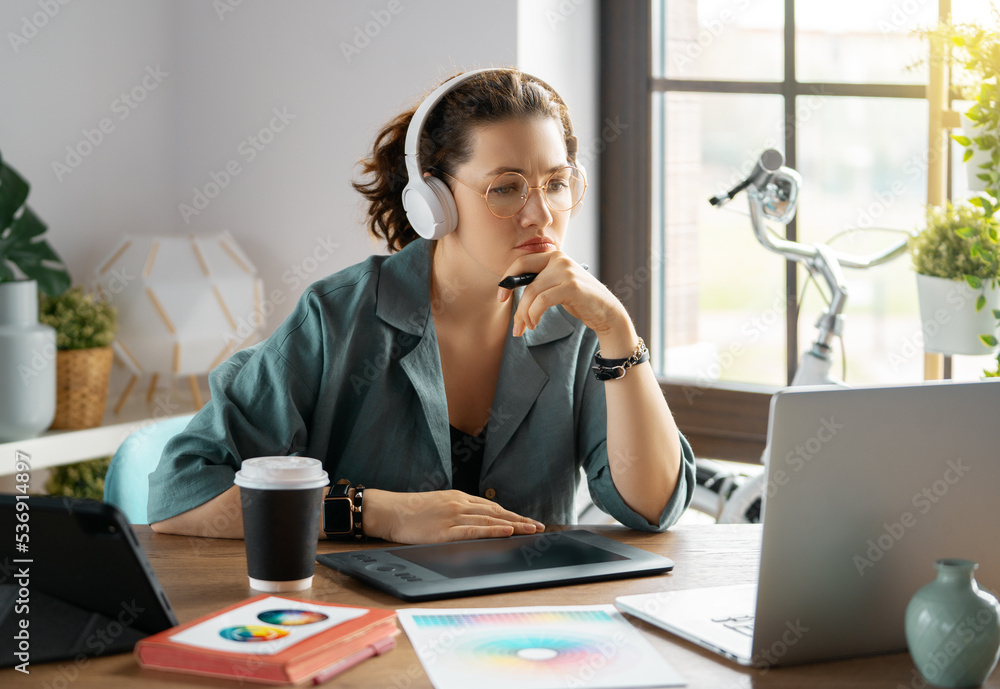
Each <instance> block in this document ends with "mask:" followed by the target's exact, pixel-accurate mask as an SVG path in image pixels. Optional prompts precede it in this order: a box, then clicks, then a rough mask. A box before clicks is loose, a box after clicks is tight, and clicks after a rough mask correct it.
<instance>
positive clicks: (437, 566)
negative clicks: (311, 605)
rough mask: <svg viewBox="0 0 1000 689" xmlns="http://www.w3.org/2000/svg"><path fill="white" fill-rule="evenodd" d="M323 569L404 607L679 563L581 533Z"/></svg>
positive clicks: (331, 561) (414, 549) (493, 541)
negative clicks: (364, 585)
mask: <svg viewBox="0 0 1000 689" xmlns="http://www.w3.org/2000/svg"><path fill="white" fill-rule="evenodd" d="M316 560H317V562H319V563H320V564H323V565H326V566H327V567H331V568H333V569H335V570H337V571H338V572H343V573H344V574H348V575H350V576H352V577H355V578H357V579H360V580H361V581H364V582H366V583H368V584H370V585H372V586H374V587H375V588H377V589H381V590H382V591H385V592H387V593H391V594H392V595H394V596H396V597H397V598H402V599H403V600H405V601H422V600H436V599H441V598H456V597H458V596H472V595H482V594H486V593H496V592H498V591H513V590H518V589H532V588H541V587H544V586H562V585H566V584H581V583H584V582H588V581H601V580H604V579H619V578H624V577H637V576H646V575H650V574H662V573H663V572H669V571H670V570H671V569H673V567H674V563H673V561H671V560H670V559H668V558H665V557H662V556H660V555H656V554H654V553H649V552H646V551H645V550H640V549H639V548H633V547H632V546H629V545H625V544H623V543H618V542H617V541H613V540H611V539H610V538H605V537H604V536H599V535H598V534H595V533H592V532H590V531H584V530H581V529H577V530H572V531H553V532H550V533H541V534H533V535H530V536H511V537H510V538H485V539H481V540H474V541H454V542H451V543H433V544H429V545H409V546H396V547H392V548H378V549H371V550H356V551H350V552H344V553H330V554H327V555H318V556H317V557H316Z"/></svg>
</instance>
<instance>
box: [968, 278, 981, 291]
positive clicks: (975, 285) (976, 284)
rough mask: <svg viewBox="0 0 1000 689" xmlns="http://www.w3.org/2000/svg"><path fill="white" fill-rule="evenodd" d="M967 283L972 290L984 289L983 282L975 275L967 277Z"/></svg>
mask: <svg viewBox="0 0 1000 689" xmlns="http://www.w3.org/2000/svg"><path fill="white" fill-rule="evenodd" d="M965 282H966V283H967V284H968V285H969V287H971V288H972V289H982V287H983V281H982V280H980V279H979V278H977V277H976V276H975V275H966V276H965Z"/></svg>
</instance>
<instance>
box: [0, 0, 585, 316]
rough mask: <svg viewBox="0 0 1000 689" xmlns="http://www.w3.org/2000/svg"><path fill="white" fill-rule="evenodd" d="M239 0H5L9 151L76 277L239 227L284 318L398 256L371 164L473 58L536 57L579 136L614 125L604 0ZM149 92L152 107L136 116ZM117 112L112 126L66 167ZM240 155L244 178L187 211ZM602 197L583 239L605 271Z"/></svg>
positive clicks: (578, 234) (1, 110)
mask: <svg viewBox="0 0 1000 689" xmlns="http://www.w3.org/2000/svg"><path fill="white" fill-rule="evenodd" d="M236 1H237V0H216V1H215V2H207V1H205V2H203V1H201V0H197V1H192V0H181V1H178V0H145V1H143V2H134V1H129V0H88V1H87V2H82V1H81V0H74V1H69V2H68V4H66V5H61V4H59V0H4V2H3V3H0V33H2V35H3V36H4V40H3V43H2V44H0V103H2V105H0V154H2V156H3V158H4V159H5V160H6V161H7V162H8V163H9V164H11V165H12V166H13V167H14V168H16V169H17V170H19V171H20V172H21V173H22V175H23V176H25V177H26V178H27V179H28V181H29V182H30V183H31V184H32V191H31V194H30V196H29V203H30V205H31V206H32V207H33V208H34V209H35V210H36V212H37V213H38V214H39V215H40V217H41V218H42V219H43V220H45V221H46V222H47V223H48V224H49V226H50V232H49V239H50V241H51V243H52V244H53V246H54V247H55V248H56V250H57V251H58V252H59V253H60V254H61V255H62V256H63V258H64V259H65V260H66V262H67V263H68V264H69V267H70V270H71V273H72V275H73V276H74V278H75V281H76V282H84V281H86V280H87V279H88V278H89V276H90V274H91V273H92V271H93V269H94V267H95V266H96V265H97V264H98V262H99V261H100V259H101V258H102V257H103V256H104V255H105V254H106V253H107V252H108V251H109V250H110V249H111V248H112V247H113V246H114V244H115V242H116V240H117V238H118V237H120V236H121V235H122V234H124V233H126V232H144V233H178V234H183V233H195V234H201V233H210V232H214V231H218V230H222V229H228V230H229V231H230V232H232V233H233V235H234V236H235V237H236V238H237V240H238V241H239V242H240V244H241V245H242V247H243V248H244V250H245V251H246V253H247V254H248V255H249V256H250V258H251V259H252V260H253V261H254V262H255V263H256V264H257V267H258V268H259V269H260V271H261V274H262V276H263V278H264V281H265V285H266V291H267V292H268V293H269V294H274V295H276V296H277V297H278V298H280V300H281V301H282V303H281V304H277V305H276V310H275V313H274V316H273V317H272V318H271V320H270V321H269V323H268V330H270V329H272V328H273V327H274V326H275V325H276V324H277V323H278V322H279V321H280V319H281V318H283V317H284V316H285V315H287V313H288V312H289V311H290V309H291V306H292V304H293V303H294V300H295V299H296V298H297V297H298V296H299V295H300V294H301V292H302V290H303V289H304V288H305V286H306V284H307V282H308V281H312V280H315V279H318V278H319V277H321V276H322V275H325V274H327V273H330V272H334V271H336V270H339V269H341V268H343V267H345V266H347V265H350V264H352V263H355V262H357V261H360V260H362V259H363V258H365V257H366V256H368V255H369V254H371V253H373V252H377V251H380V250H381V249H380V247H377V246H376V245H375V244H374V243H373V241H372V240H370V239H369V238H368V236H367V234H366V232H365V230H364V229H363V227H362V217H363V208H362V205H361V203H360V200H361V197H360V196H359V195H358V194H357V193H356V192H354V191H353V189H352V188H351V187H350V181H351V180H352V179H353V176H354V175H355V174H356V171H357V168H356V165H355V164H356V162H357V160H358V159H359V158H361V157H362V156H363V155H364V154H365V152H366V150H367V148H368V146H369V145H370V144H371V141H372V139H373V137H374V134H375V132H376V130H377V128H378V127H379V126H380V125H381V124H383V123H384V122H385V121H386V120H388V119H389V118H390V117H392V116H393V115H395V114H396V113H397V112H398V111H399V110H400V109H402V108H403V107H405V106H407V105H409V104H411V103H413V102H415V101H416V100H417V99H418V98H419V97H420V96H421V95H422V94H423V93H425V92H426V91H427V90H428V89H429V88H431V87H432V86H433V85H434V84H436V83H437V81H439V80H440V79H441V78H442V77H444V76H446V75H449V74H451V73H453V72H456V71H459V70H464V69H469V68H475V67H486V66H491V65H505V64H515V63H517V64H521V66H523V67H524V68H525V69H526V70H527V71H529V72H532V73H535V74H538V75H539V76H541V77H542V78H544V79H546V80H548V81H550V82H551V83H552V84H553V86H555V87H556V88H557V89H559V90H560V91H562V92H563V93H564V96H565V97H566V99H567V100H568V101H569V103H570V106H571V108H573V109H574V121H575V125H576V127H577V129H578V133H579V137H580V140H581V143H585V142H588V141H591V140H593V139H595V137H597V136H598V135H599V133H598V132H597V127H596V114H595V113H596V88H595V84H596V72H594V71H592V70H593V69H594V68H595V65H596V63H595V59H596V58H595V57H594V53H595V52H596V35H595V31H596V30H595V26H596V23H595V21H594V12H595V11H594V3H593V2H591V0H587V2H584V3H583V4H582V6H581V8H579V9H577V10H575V11H574V12H572V13H570V14H569V15H568V16H567V18H566V21H564V22H558V23H552V22H550V21H549V20H548V19H547V18H546V17H545V16H541V15H540V9H541V8H542V7H543V6H545V5H547V4H548V3H547V2H546V3H541V4H540V5H538V6H537V7H534V6H533V5H534V3H523V2H522V3H519V2H517V0H500V1H494V2H469V1H463V0H367V1H365V2H329V1H326V2H323V1H320V0H295V1H294V2H291V1H289V2H281V3H277V2H264V1H263V0H243V1H242V2H240V3H239V4H238V5H235V6H232V5H231V4H230V5H227V4H226V3H235V2H236ZM570 4H571V5H572V6H574V7H576V5H575V4H574V3H570ZM224 7H229V8H230V9H231V11H225V12H220V8H224ZM45 8H48V10H49V12H50V13H52V14H54V16H51V17H49V16H48V15H46V13H45ZM35 25H38V27H36V26H35ZM36 28H37V30H36V31H33V29H36ZM366 30H367V34H366V33H365V32H366ZM369 34H370V35H369ZM12 36H13V37H14V38H11V37H12ZM25 36H27V38H26V39H25V38H24V37H25ZM560 46H563V47H564V48H569V49H571V50H568V51H567V50H563V49H562V48H560ZM345 47H347V48H348V50H347V53H346V54H345ZM543 48H544V50H543ZM561 50H562V52H560V51H561ZM553 51H555V52H553ZM153 74H159V76H158V77H156V78H154V77H153V76H152V75H153ZM144 78H146V82H145V83H146V85H145V86H143V79H144ZM147 87H149V88H147ZM154 87H155V88H154ZM133 89H134V90H135V92H136V95H137V97H139V96H141V97H143V100H142V102H140V103H136V104H135V106H136V107H135V108H134V109H127V107H128V106H126V105H124V102H123V101H122V100H121V95H122V93H123V92H125V93H128V92H131V91H133ZM126 109H127V112H128V115H127V117H125V118H124V119H122V115H123V114H124V113H125V112H126ZM275 109H277V110H278V111H281V112H285V113H287V114H288V115H290V116H292V117H293V118H294V119H291V121H289V122H288V123H287V125H285V124H284V123H282V122H281V120H276V119H273V118H274V114H273V113H274V111H275ZM577 110H579V112H577ZM102 120H107V121H106V122H105V127H106V128H107V129H109V131H110V133H108V134H104V135H103V139H102V140H101V141H100V143H99V144H98V145H96V146H93V147H92V150H91V151H90V152H89V155H87V156H86V157H82V158H81V159H80V161H79V165H78V166H77V167H75V168H74V169H72V170H71V171H69V172H67V171H65V170H63V171H62V172H61V173H57V172H56V171H54V169H53V164H54V163H61V164H65V163H66V158H67V151H66V146H71V147H77V146H78V145H81V143H80V142H83V143H82V150H83V151H84V152H85V151H87V141H86V138H85V135H84V133H83V130H84V129H86V130H99V127H100V124H101V121H102ZM272 121H273V123H274V124H275V125H277V126H279V127H280V126H284V128H283V129H282V130H281V131H272V132H267V131H265V132H264V138H265V139H267V138H268V137H269V136H271V135H272V134H273V139H271V140H270V143H268V144H267V145H266V146H265V147H263V150H259V151H256V152H255V153H256V157H255V158H254V159H253V160H250V159H249V158H250V155H249V151H250V148H249V146H250V143H249V142H248V137H251V136H257V135H259V134H260V130H261V129H262V128H265V129H266V128H268V127H270V125H271V123H272ZM276 129H277V127H276ZM91 137H92V138H94V139H95V140H96V138H97V134H96V133H94V134H92V135H91ZM241 146H242V147H241ZM70 162H76V161H74V160H72V159H71V161H70ZM227 164H230V165H235V166H238V168H239V174H238V175H236V176H231V177H230V179H229V180H228V183H226V186H225V189H222V190H221V192H220V193H219V194H218V196H217V197H216V198H214V199H211V200H210V201H209V203H208V205H207V207H205V208H204V210H201V211H200V212H199V213H198V214H197V215H189V217H187V218H185V217H183V214H182V212H181V210H180V209H179V206H180V204H188V205H190V206H192V207H193V205H194V197H195V192H194V190H195V189H202V190H204V189H205V186H206V184H208V183H210V182H213V179H212V174H213V173H215V174H216V180H217V181H218V180H223V183H225V178H224V176H220V175H219V173H221V172H222V171H223V170H225V168H226V166H227ZM589 172H590V175H591V178H592V179H593V178H595V177H596V165H594V164H591V169H590V170H589ZM208 191H210V192H211V191H213V190H212V188H211V187H209V189H208ZM593 191H594V190H593V189H591V190H590V192H588V193H592V192H593ZM589 201H590V208H589V209H587V210H586V211H585V213H584V214H582V215H580V216H579V217H578V220H577V222H576V224H577V226H578V229H579V231H575V236H574V238H573V239H572V244H571V245H570V246H569V247H568V248H569V250H570V251H571V253H573V255H574V256H576V257H578V259H579V260H581V261H587V262H590V263H591V264H592V265H595V264H596V231H595V222H596V217H597V214H596V194H594V195H593V196H591V197H590V199H589ZM330 243H332V244H335V245H336V247H337V248H336V250H335V252H333V253H331V252H328V251H326V249H325V247H326V246H327V245H328V244H330ZM309 269H312V270H311V272H309ZM296 270H297V271H299V273H300V274H301V275H304V276H305V278H306V280H303V279H301V278H300V277H298V276H296V274H295V271H296Z"/></svg>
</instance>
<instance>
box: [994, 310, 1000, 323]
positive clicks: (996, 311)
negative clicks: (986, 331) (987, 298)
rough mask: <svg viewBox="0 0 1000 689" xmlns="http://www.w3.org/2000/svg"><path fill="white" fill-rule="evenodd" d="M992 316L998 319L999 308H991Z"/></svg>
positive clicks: (999, 319)
mask: <svg viewBox="0 0 1000 689" xmlns="http://www.w3.org/2000/svg"><path fill="white" fill-rule="evenodd" d="M993 317H994V318H996V319H997V320H998V321H1000V309H993Z"/></svg>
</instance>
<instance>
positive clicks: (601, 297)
mask: <svg viewBox="0 0 1000 689" xmlns="http://www.w3.org/2000/svg"><path fill="white" fill-rule="evenodd" d="M523 273H538V276H537V277H536V278H535V279H534V280H533V281H532V283H531V284H530V285H528V286H527V287H525V288H524V292H523V293H522V294H521V301H520V303H519V304H518V305H517V311H516V312H515V313H514V336H515V337H520V336H521V335H523V334H524V331H525V330H533V329H534V328H535V327H536V326H537V325H538V322H539V321H540V320H541V318H542V314H543V313H545V311H546V310H547V309H549V308H550V307H552V306H555V305H557V304H562V306H563V308H564V309H566V311H568V312H569V313H570V315H572V316H574V317H575V318H577V319H578V320H580V321H581V322H582V323H583V324H584V325H585V326H587V327H588V328H590V329H591V330H593V331H594V332H596V333H597V334H598V336H599V337H601V336H602V335H605V334H608V333H610V332H612V331H614V330H620V329H622V328H623V327H628V326H631V319H630V318H629V316H628V312H627V311H626V310H625V307H624V306H623V305H622V303H621V302H620V301H618V298H617V297H615V295H614V294H612V293H611V290H609V289H608V288H607V287H606V286H604V284H603V283H601V281H600V280H598V279H597V278H596V277H594V276H593V275H591V274H590V273H588V272H587V271H586V270H584V269H583V267H582V266H580V264H578V263H577V262H576V261H574V260H573V259H571V258H570V257H569V256H567V255H566V254H564V253H563V252H561V251H549V252H545V253H537V254H528V255H526V256H521V257H520V258H518V259H516V260H515V261H513V262H512V263H511V264H510V265H509V266H507V270H506V272H505V273H504V276H507V275H521V274H523ZM511 292H512V290H509V289H504V288H502V287H501V288H499V291H498V292H497V299H498V300H499V301H507V300H508V299H510V295H511ZM625 324H628V326H626V325H625ZM634 339H635V338H634V337H632V336H631V334H629V337H627V338H626V340H632V341H634ZM602 344H603V342H602ZM633 346H634V345H633ZM629 351H631V350H629ZM623 356H627V354H625V355H623Z"/></svg>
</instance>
